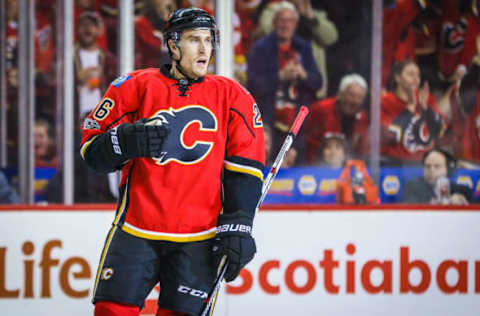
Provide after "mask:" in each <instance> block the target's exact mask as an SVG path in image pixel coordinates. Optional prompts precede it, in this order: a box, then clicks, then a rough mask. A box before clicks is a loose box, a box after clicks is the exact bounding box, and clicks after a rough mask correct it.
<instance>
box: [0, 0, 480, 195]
mask: <svg viewBox="0 0 480 316" xmlns="http://www.w3.org/2000/svg"><path fill="white" fill-rule="evenodd" d="M234 3H235V12H234V17H233V21H232V23H233V28H234V32H233V34H231V35H230V34H221V37H223V36H232V39H233V43H234V62H235V66H234V67H235V68H234V75H235V79H236V80H238V81H239V82H240V83H241V84H243V85H244V86H245V87H246V88H247V89H248V90H249V91H250V92H251V93H252V95H253V96H254V98H255V100H256V101H257V104H258V106H259V108H260V111H261V112H262V117H263V122H264V128H265V135H266V137H265V139H266V145H267V146H266V147H267V165H271V163H272V160H273V159H274V155H275V153H276V152H278V149H279V147H280V146H281V144H282V142H283V139H284V137H285V135H286V133H287V132H288V130H289V127H290V125H291V123H292V122H293V119H294V117H295V115H296V112H297V111H298V109H299V107H300V105H307V106H308V107H309V108H310V111H311V113H310V116H309V118H308V120H307V122H306V123H305V127H304V128H303V129H302V131H301V133H300V135H299V137H298V139H297V140H296V141H295V143H294V147H293V148H292V149H291V150H290V152H289V153H288V155H287V157H286V159H285V161H284V166H283V167H294V166H323V167H325V166H327V167H332V168H343V167H345V166H346V165H347V164H348V162H349V161H350V160H360V161H363V162H364V163H366V164H367V166H368V163H369V157H370V150H371V146H372V144H371V142H370V137H369V133H370V131H369V129H370V125H371V124H370V110H371V109H370V96H369V87H370V80H371V74H370V71H371V43H372V30H371V26H372V14H371V6H372V2H371V1H358V0H342V1H333V0H324V1H313V0H288V1H284V0H282V1H280V0H235V2H234ZM383 3H384V4H383V5H384V9H383V10H384V12H383V34H382V40H383V42H382V45H383V50H382V69H381V82H382V95H381V100H380V111H381V114H380V116H381V121H380V131H379V133H380V152H381V165H382V166H422V165H424V163H425V156H426V154H427V153H429V152H430V151H431V150H432V149H434V148H441V150H445V151H446V152H449V153H450V154H451V155H453V156H455V157H456V159H458V160H459V166H462V167H477V168H480V167H479V166H480V1H478V0H384V1H383ZM6 4H7V10H6V21H7V29H6V30H2V31H5V32H6V38H7V42H6V49H7V50H6V54H5V56H4V58H5V59H6V66H7V69H6V71H7V92H8V95H7V115H8V122H9V124H10V125H9V126H11V128H10V127H9V129H8V131H9V134H8V140H7V148H8V153H9V157H8V158H9V161H8V163H9V164H10V165H14V164H15V163H16V161H17V158H16V154H17V149H16V144H17V137H18V136H17V132H16V128H13V126H16V121H17V117H18V109H17V107H16V102H17V93H18V79H17V78H18V77H17V76H18V3H17V0H7V1H6ZM118 6H119V1H116V0H75V1H74V20H75V21H74V22H75V23H74V26H75V28H74V29H75V38H74V43H75V50H74V71H75V112H74V113H75V122H77V123H78V124H76V125H78V128H79V127H80V124H81V122H82V119H83V117H84V116H85V115H86V114H88V113H89V112H90V111H91V110H92V109H93V108H94V107H95V106H96V105H97V104H98V102H99V101H100V100H101V98H102V96H103V94H104V92H105V91H106V88H107V87H108V85H109V84H110V82H112V81H113V80H114V79H115V78H116V77H118V76H119V75H120V74H119V73H118V55H119V54H118V51H119V49H120V48H119V47H118V46H117V45H118V43H119V41H118V23H119V22H118V15H119V7H118ZM187 6H196V7H200V8H202V9H204V10H206V11H207V12H209V13H210V14H212V15H213V14H214V12H215V1H214V0H137V1H135V67H136V68H147V67H159V66H160V65H161V64H163V63H167V62H168V61H169V56H168V52H167V51H166V48H165V46H164V45H163V44H164V43H163V36H162V28H163V26H164V25H165V22H166V20H167V19H168V17H169V15H170V14H171V13H172V12H173V11H174V10H176V9H177V8H181V7H187ZM57 14H58V12H57V1H56V0H41V1H40V0H36V1H35V19H36V23H35V33H34V41H35V67H36V69H35V97H36V98H35V102H36V118H37V119H36V125H35V165H36V167H52V168H57V167H58V166H57V164H58V163H57V155H58V153H57V150H58V148H56V146H55V143H56V140H57V139H61V138H59V135H58V134H57V131H59V130H60V128H61V124H62V123H61V122H59V121H58V118H57V115H58V113H59V112H60V111H61V110H62V109H61V107H60V105H57V102H56V98H55V95H56V89H59V88H60V85H58V84H57V82H58V80H57V73H56V71H57V69H56V65H57V62H56V58H57V53H58V52H57V47H56V41H57V38H56V34H57V32H56V30H57V29H58V27H59V26H58V25H57V23H58V21H59V20H58V19H57ZM213 69H214V68H213V65H212V71H213ZM74 132H75V134H76V137H77V139H78V130H76V131H74ZM75 150H76V151H78V150H77V148H75ZM272 156H273V157H272ZM75 164H79V166H76V168H80V169H78V170H86V169H82V168H83V167H85V166H80V165H81V164H83V162H82V161H81V159H76V161H75ZM58 174H60V173H58ZM84 175H85V176H88V177H95V175H90V174H87V173H85V172H84ZM366 176H368V175H366ZM57 178H58V175H57ZM78 178H79V179H77V180H79V181H84V180H80V179H81V177H78ZM98 179H99V180H98V183H103V188H102V189H98V190H96V192H99V194H97V196H96V197H95V190H93V191H89V192H87V191H85V192H81V188H80V187H81V186H78V187H79V188H78V197H77V196H76V200H78V201H87V200H89V199H87V198H86V196H87V195H90V196H92V195H93V196H94V198H93V200H95V199H96V198H97V199H98V200H104V199H107V200H108V199H110V198H111V194H109V193H108V192H106V191H108V181H104V177H101V176H99V178H98ZM58 183H59V182H58V180H55V182H54V184H55V185H51V186H50V187H54V188H56V189H55V191H58V187H59V185H58ZM105 188H107V189H105ZM112 191H114V190H112ZM107 196H108V197H107ZM57 197H58V196H57ZM106 197H107V198H106ZM49 199H51V201H58V198H57V199H56V198H53V197H52V198H49ZM90 200H91V199H90Z"/></svg>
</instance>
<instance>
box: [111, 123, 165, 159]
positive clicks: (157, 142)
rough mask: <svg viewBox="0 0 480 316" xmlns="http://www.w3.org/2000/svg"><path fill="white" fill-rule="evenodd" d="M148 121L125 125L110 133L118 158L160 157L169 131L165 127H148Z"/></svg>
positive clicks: (114, 151) (113, 148)
mask: <svg viewBox="0 0 480 316" xmlns="http://www.w3.org/2000/svg"><path fill="white" fill-rule="evenodd" d="M148 122H149V121H148V120H147V119H141V120H138V121H136V122H135V123H133V124H129V123H123V124H121V125H119V126H117V127H115V128H113V129H111V130H110V131H108V133H109V134H110V141H111V144H112V150H113V153H114V154H115V155H118V158H121V159H122V160H127V159H130V158H137V157H159V156H160V154H161V150H162V144H163V140H164V138H165V137H166V136H167V134H168V129H167V127H165V126H164V125H147V124H146V123H148Z"/></svg>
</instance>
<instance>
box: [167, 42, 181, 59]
mask: <svg viewBox="0 0 480 316" xmlns="http://www.w3.org/2000/svg"><path fill="white" fill-rule="evenodd" d="M167 43H168V47H169V48H170V51H171V52H172V57H173V59H174V60H177V59H179V58H180V49H179V48H178V46H177V44H176V43H175V41H174V40H173V39H169V40H168V42H167Z"/></svg>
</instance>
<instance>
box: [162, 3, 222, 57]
mask: <svg viewBox="0 0 480 316" xmlns="http://www.w3.org/2000/svg"><path fill="white" fill-rule="evenodd" d="M196 28H208V29H210V31H211V32H212V41H213V43H212V44H213V47H214V48H215V47H216V45H218V41H219V36H218V29H217V24H216V22H215V19H214V18H213V17H212V16H211V15H210V14H208V13H207V11H205V10H202V9H199V8H185V9H179V10H176V11H175V12H173V14H172V16H171V17H170V19H169V20H168V21H167V22H166V23H165V27H164V28H163V38H164V40H165V44H166V45H167V47H168V44H167V43H168V40H169V39H172V40H173V41H174V42H175V43H177V42H178V41H179V40H180V36H181V33H182V32H183V31H185V30H191V29H196ZM168 50H169V51H170V48H169V49H168Z"/></svg>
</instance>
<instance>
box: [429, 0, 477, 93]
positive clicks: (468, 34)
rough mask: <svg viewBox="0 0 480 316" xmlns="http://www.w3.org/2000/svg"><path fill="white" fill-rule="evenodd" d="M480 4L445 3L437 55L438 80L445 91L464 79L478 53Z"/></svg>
mask: <svg viewBox="0 0 480 316" xmlns="http://www.w3.org/2000/svg"><path fill="white" fill-rule="evenodd" d="M477 6H478V1H471V0H470V1H465V0H444V1H443V13H444V14H443V16H442V19H441V28H440V30H441V32H440V34H439V36H438V38H439V44H438V46H439V51H438V65H439V67H438V71H437V80H438V81H439V85H440V87H442V88H443V90H445V88H447V87H448V86H450V85H451V84H452V83H454V82H456V81H457V80H458V79H459V76H460V77H461V76H462V75H463V74H464V73H465V70H466V69H467V68H468V67H469V66H470V65H471V62H472V59H473V57H474V55H475V53H476V45H475V39H476V37H478V36H480V17H479V16H478V10H477V9H476V8H477Z"/></svg>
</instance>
